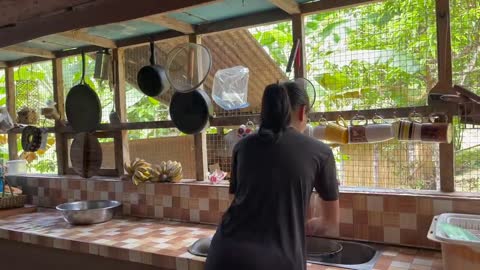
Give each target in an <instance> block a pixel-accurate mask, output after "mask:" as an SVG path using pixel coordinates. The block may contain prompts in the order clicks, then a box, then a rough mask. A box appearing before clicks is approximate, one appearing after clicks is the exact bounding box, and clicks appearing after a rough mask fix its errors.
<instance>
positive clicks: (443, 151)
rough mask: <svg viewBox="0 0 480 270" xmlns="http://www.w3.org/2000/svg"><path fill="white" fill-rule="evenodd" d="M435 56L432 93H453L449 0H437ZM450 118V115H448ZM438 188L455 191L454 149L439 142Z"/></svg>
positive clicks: (444, 190) (452, 146)
mask: <svg viewBox="0 0 480 270" xmlns="http://www.w3.org/2000/svg"><path fill="white" fill-rule="evenodd" d="M435 3H436V17H437V57H438V83H437V85H436V86H435V87H434V89H432V92H434V93H455V91H454V90H453V79H452V45H451V36H450V1H449V0H437V1H436V2H435ZM450 119H451V117H450ZM439 152H440V153H439V154H440V157H439V158H440V190H441V191H443V192H453V191H455V179H454V178H455V151H454V145H453V143H451V144H445V143H442V144H440V149H439Z"/></svg>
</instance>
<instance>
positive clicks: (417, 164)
mask: <svg viewBox="0 0 480 270" xmlns="http://www.w3.org/2000/svg"><path fill="white" fill-rule="evenodd" d="M437 149H438V145H436V144H420V143H398V142H393V143H392V142H391V143H380V144H362V145H345V146H342V147H341V149H340V152H341V154H342V155H345V156H346V157H347V158H344V160H342V161H341V162H338V163H337V164H341V166H340V169H339V176H340V179H341V180H342V185H343V186H355V187H368V188H387V189H392V188H405V189H430V190H431V189H436V181H437V180H438V177H439V175H438V172H437V171H438V169H437V168H438V164H436V163H437V162H438V153H437V151H438V150H437Z"/></svg>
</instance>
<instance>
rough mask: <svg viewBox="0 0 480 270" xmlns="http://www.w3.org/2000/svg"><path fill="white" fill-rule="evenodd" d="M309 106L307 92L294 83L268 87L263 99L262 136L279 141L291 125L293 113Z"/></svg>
mask: <svg viewBox="0 0 480 270" xmlns="http://www.w3.org/2000/svg"><path fill="white" fill-rule="evenodd" d="M308 104H310V103H309V101H308V95H307V92H306V91H305V89H303V88H301V87H299V86H298V85H297V84H296V83H294V82H286V83H276V84H270V85H268V86H267V87H266V88H265V92H264V93H263V98H262V111H261V114H260V121H261V124H260V130H259V134H260V136H262V137H265V138H268V139H269V140H272V141H277V140H278V138H280V136H281V135H282V133H283V132H284V131H285V130H286V129H287V128H288V127H289V125H290V121H291V116H290V114H291V111H292V110H295V109H297V108H299V107H300V106H306V105H308ZM307 109H308V108H307Z"/></svg>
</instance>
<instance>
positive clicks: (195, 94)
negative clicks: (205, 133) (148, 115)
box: [170, 89, 213, 134]
mask: <svg viewBox="0 0 480 270" xmlns="http://www.w3.org/2000/svg"><path fill="white" fill-rule="evenodd" d="M212 113H213V105H212V101H211V100H210V97H209V96H208V95H207V93H205V91H203V90H201V89H195V90H193V91H191V92H188V93H181V92H175V93H174V94H173V96H172V100H171V101H170V118H171V119H172V121H173V123H174V124H175V126H176V127H177V128H178V130H180V131H181V132H183V133H185V134H195V133H199V132H201V131H202V130H204V129H205V128H206V127H207V126H208V120H209V117H210V115H212Z"/></svg>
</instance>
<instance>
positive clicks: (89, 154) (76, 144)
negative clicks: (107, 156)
mask: <svg viewBox="0 0 480 270" xmlns="http://www.w3.org/2000/svg"><path fill="white" fill-rule="evenodd" d="M70 161H71V162H72V168H73V170H74V171H75V172H76V173H77V174H78V175H80V176H81V177H83V178H90V177H92V176H95V175H97V173H98V171H99V170H100V167H101V166H102V147H101V145H100V142H99V141H98V139H97V137H95V136H94V135H92V134H90V133H87V132H82V133H78V134H77V135H75V137H74V138H73V142H72V145H71V146H70Z"/></svg>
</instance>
